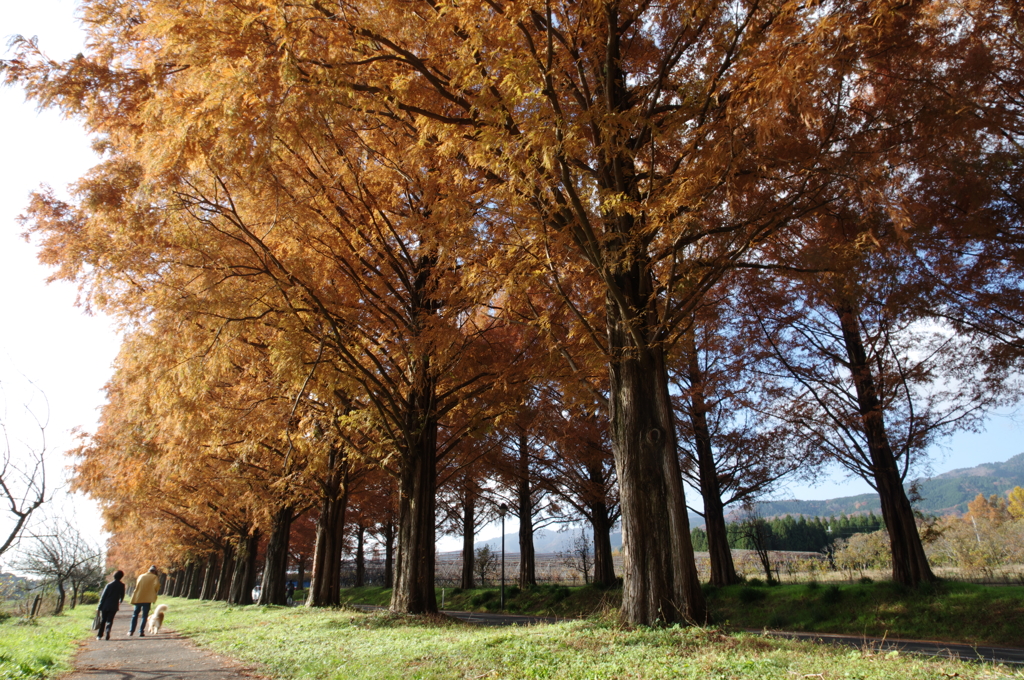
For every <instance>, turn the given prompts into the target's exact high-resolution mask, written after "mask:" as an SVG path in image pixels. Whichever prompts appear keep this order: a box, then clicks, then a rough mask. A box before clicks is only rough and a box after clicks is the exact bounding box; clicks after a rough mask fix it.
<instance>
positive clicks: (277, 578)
mask: <svg viewBox="0 0 1024 680" xmlns="http://www.w3.org/2000/svg"><path fill="white" fill-rule="evenodd" d="M294 516H295V508H294V507H292V506H286V507H283V508H281V509H279V510H278V511H277V512H276V513H274V517H273V519H272V520H271V529H270V538H269V539H268V541H267V554H266V557H265V558H264V560H263V581H262V583H261V584H260V599H259V601H258V602H257V604H278V605H286V604H288V602H287V600H288V596H287V594H286V593H285V586H286V583H287V580H288V579H287V573H288V539H289V537H290V536H291V533H292V518H293V517H294Z"/></svg>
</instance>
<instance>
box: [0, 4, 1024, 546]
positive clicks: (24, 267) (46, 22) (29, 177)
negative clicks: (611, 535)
mask: <svg viewBox="0 0 1024 680" xmlns="http://www.w3.org/2000/svg"><path fill="white" fill-rule="evenodd" d="M74 15H75V2H73V0H0V39H2V40H3V43H4V50H5V52H6V49H5V48H6V44H7V42H8V41H9V40H10V38H11V36H14V35H24V36H29V37H30V36H38V37H39V42H40V45H41V46H42V48H43V49H44V51H46V52H47V53H48V54H49V55H50V56H51V57H54V58H57V59H66V58H69V57H72V56H74V55H75V54H77V53H79V52H82V51H84V47H83V44H82V43H83V34H82V32H81V29H80V27H79V25H78V23H77V21H76V20H75V18H74ZM0 130H3V133H2V135H0V290H3V291H5V295H4V296H3V298H2V302H0V382H2V383H3V388H4V398H5V399H6V402H7V404H6V413H4V418H5V422H7V423H8V425H9V426H12V427H14V428H15V429H16V430H17V429H18V428H19V426H21V427H22V432H26V430H25V429H24V426H25V425H26V423H27V422H28V421H27V420H26V418H25V416H24V414H23V413H22V412H21V410H20V408H19V406H20V404H21V402H22V401H27V400H32V401H33V403H35V404H38V393H36V392H33V390H32V389H31V388H30V387H29V386H28V385H27V383H26V380H28V381H31V382H32V383H34V384H35V385H36V386H37V387H38V388H39V390H41V391H42V392H43V393H44V394H45V395H46V398H47V400H48V401H49V411H50V420H49V428H48V431H47V435H48V440H49V441H48V448H49V449H50V451H51V452H53V453H52V455H51V462H52V465H51V470H52V472H53V474H54V475H56V476H57V477H60V476H61V475H62V473H63V466H64V465H65V462H64V460H62V459H61V458H62V457H61V456H60V455H59V454H60V453H62V452H63V451H65V450H66V449H68V448H69V447H70V446H71V444H72V438H71V430H72V429H73V428H76V427H81V428H84V429H86V430H90V431H91V430H92V429H93V428H94V427H95V423H96V419H97V415H98V409H99V407H100V406H101V405H102V402H103V394H102V391H101V390H102V387H103V384H104V383H105V382H106V380H107V379H108V377H109V376H110V372H111V363H112V361H113V359H114V357H115V355H116V353H117V349H118V344H119V339H118V337H117V335H116V333H115V332H114V331H113V330H112V328H111V324H110V322H109V320H107V319H105V318H102V317H88V316H85V315H84V314H83V313H82V312H81V310H80V309H78V308H76V307H75V306H74V301H75V290H74V288H73V287H72V286H70V285H67V284H62V283H58V284H51V285H46V284H45V278H46V277H47V275H48V273H49V272H48V270H47V269H46V268H44V267H42V266H41V265H39V264H38V263H37V262H36V259H35V251H34V248H33V247H32V246H31V245H29V244H27V243H25V241H24V240H23V239H22V238H21V237H20V234H21V232H22V228H21V227H20V226H19V225H18V224H17V222H16V218H17V216H18V215H19V214H21V213H22V211H23V210H24V208H25V206H26V205H27V202H28V195H29V192H31V191H32V190H34V189H36V188H37V187H39V186H40V185H41V184H48V185H50V186H52V187H54V188H55V189H56V190H57V191H58V192H63V191H64V188H65V187H66V186H67V185H68V184H69V183H71V182H73V181H74V180H75V179H77V178H78V177H80V176H81V175H82V174H83V173H84V172H85V171H86V170H87V169H88V168H89V167H91V166H92V165H93V164H94V163H95V161H96V157H95V156H94V155H93V153H92V151H91V150H90V148H89V142H88V138H87V136H86V134H85V132H84V131H83V130H82V128H81V127H80V126H79V125H78V123H76V122H75V121H67V120H62V119H61V118H60V116H59V115H58V114H56V113H54V112H52V111H47V112H42V113H37V112H36V111H35V108H34V106H33V105H32V104H29V103H26V102H25V101H24V97H23V96H22V94H21V92H20V91H18V90H16V89H11V88H0ZM22 395H24V396H22ZM2 407H3V406H2V404H0V408H2ZM37 411H38V409H37ZM0 413H2V411H0ZM19 418H20V422H19ZM1021 435H1022V430H1021V424H1020V423H1019V422H1017V421H1014V420H1013V419H1011V418H1008V417H995V418H992V419H990V420H989V423H988V428H987V432H985V433H981V434H970V433H964V434H960V435H957V436H956V437H954V438H953V439H952V440H951V441H949V442H947V443H946V446H945V449H944V450H937V451H936V455H935V456H934V464H933V470H934V472H936V473H938V472H943V471H946V470H950V469H953V468H958V467H968V466H972V465H977V464H979V463H984V462H993V461H1002V460H1006V459H1007V458H1009V457H1010V456H1013V455H1015V454H1017V453H1020V452H1021V451H1024V444H1022V437H1021ZM869 491H870V488H869V487H868V486H867V484H865V483H864V482H863V481H861V480H849V479H845V478H843V477H842V476H841V475H833V476H832V477H831V478H830V479H829V480H828V481H826V482H824V483H822V484H820V485H819V486H817V487H814V488H808V487H806V486H797V485H790V487H788V489H787V490H786V491H785V492H783V493H780V494H778V497H796V498H801V499H824V498H833V497H837V496H846V495H853V494H859V493H867V492H869ZM690 494H691V498H692V494H693V492H692V491H691V492H690ZM55 511H56V512H58V513H63V514H66V515H73V516H74V518H75V520H76V521H77V522H78V523H79V524H80V526H82V528H83V529H84V530H85V531H87V532H89V533H91V534H93V535H96V536H98V535H99V518H98V513H97V512H96V509H95V506H94V505H93V504H92V503H91V502H89V501H87V500H85V499H79V500H77V501H71V500H67V499H65V500H63V501H61V502H60V503H59V504H57V505H55ZM506 528H507V530H508V531H510V532H511V531H515V530H516V526H515V525H514V524H513V523H509V524H508V526H507V527H506ZM498 533H499V532H498V530H497V527H496V526H495V527H488V528H486V529H485V530H484V531H483V532H481V539H482V540H483V539H487V538H490V537H493V536H494V535H496V534H498ZM449 542H450V541H448V540H445V541H443V545H442V549H458V545H459V544H458V541H457V540H454V541H451V543H452V544H453V547H448V544H449Z"/></svg>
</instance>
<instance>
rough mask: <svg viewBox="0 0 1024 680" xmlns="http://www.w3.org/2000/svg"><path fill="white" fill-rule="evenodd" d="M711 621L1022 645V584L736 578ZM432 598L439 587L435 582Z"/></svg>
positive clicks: (586, 599) (511, 597)
mask: <svg viewBox="0 0 1024 680" xmlns="http://www.w3.org/2000/svg"><path fill="white" fill-rule="evenodd" d="M706 593H707V595H708V605H709V607H710V608H711V611H712V614H713V616H714V620H715V622H716V624H717V625H720V626H722V627H723V628H724V629H726V630H742V629H758V630H760V629H764V628H771V629H775V630H795V631H805V632H812V633H851V634H854V635H869V636H875V637H886V636H888V637H897V638H908V639H910V638H916V639H925V640H941V641H944V642H963V643H967V644H984V645H1001V646H1007V647H1024V587H1021V586H983V585H976V584H969V583H957V582H952V581H947V582H943V583H940V584H938V585H936V586H923V587H921V588H918V589H916V590H915V589H908V588H903V587H901V586H898V585H896V584H895V583H892V582H876V583H856V584H811V585H808V584H800V585H776V586H771V587H766V586H763V585H762V586H757V585H749V584H748V585H739V586H731V587H728V588H707V589H706ZM505 596H506V605H505V611H506V612H508V613H510V614H536V615H542V616H567V617H581V616H582V617H585V616H593V615H606V614H609V613H610V612H613V611H614V610H615V609H617V608H618V607H619V605H620V603H621V598H622V591H621V590H605V589H601V588H597V587H595V586H583V587H573V588H567V587H565V586H537V587H533V588H526V589H523V590H521V591H520V590H519V589H518V588H515V587H508V586H506V590H505ZM437 598H438V604H440V602H441V589H440V588H438V589H437ZM390 599H391V591H390V590H388V589H385V588H347V589H344V590H342V601H343V603H346V604H375V605H383V606H386V605H387V604H388V602H389V601H390ZM499 603H500V597H499V595H498V589H497V588H477V589H474V590H466V591H463V590H460V589H458V588H455V589H452V588H447V589H445V608H446V609H454V610H463V611H479V612H496V611H498V610H499V608H500V607H499Z"/></svg>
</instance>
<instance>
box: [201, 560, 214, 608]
mask: <svg viewBox="0 0 1024 680" xmlns="http://www.w3.org/2000/svg"><path fill="white" fill-rule="evenodd" d="M216 595H217V555H216V553H211V554H210V555H209V557H207V558H206V568H205V569H204V570H203V589H202V591H201V592H200V593H199V599H200V600H212V599H214V598H215V597H216Z"/></svg>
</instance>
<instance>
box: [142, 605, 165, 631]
mask: <svg viewBox="0 0 1024 680" xmlns="http://www.w3.org/2000/svg"><path fill="white" fill-rule="evenodd" d="M166 611H167V605H165V604H162V605H159V606H158V607H157V608H156V611H155V612H153V614H152V615H151V616H150V617H149V621H147V622H146V635H156V634H157V633H159V632H160V627H161V626H163V625H164V613H165V612H166Z"/></svg>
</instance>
